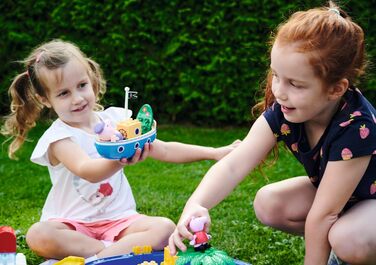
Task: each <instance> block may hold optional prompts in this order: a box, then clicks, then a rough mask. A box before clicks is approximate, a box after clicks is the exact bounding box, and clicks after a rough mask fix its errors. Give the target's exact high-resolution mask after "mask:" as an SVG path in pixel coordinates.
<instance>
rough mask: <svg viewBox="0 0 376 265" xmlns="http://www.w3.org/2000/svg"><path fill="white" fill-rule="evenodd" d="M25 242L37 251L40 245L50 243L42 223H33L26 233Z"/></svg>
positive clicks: (48, 234)
mask: <svg viewBox="0 0 376 265" xmlns="http://www.w3.org/2000/svg"><path fill="white" fill-rule="evenodd" d="M26 243H27V245H28V246H29V248H30V249H31V250H33V251H34V252H37V253H38V252H39V251H40V248H41V247H44V246H47V245H49V244H51V241H50V233H49V231H48V228H47V227H46V226H45V225H44V224H43V223H35V224H33V225H32V226H31V227H30V228H29V230H28V231H27V233H26Z"/></svg>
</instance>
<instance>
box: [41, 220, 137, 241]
mask: <svg viewBox="0 0 376 265" xmlns="http://www.w3.org/2000/svg"><path fill="white" fill-rule="evenodd" d="M143 216H144V215H142V214H134V215H131V216H129V217H127V218H123V219H119V220H115V221H113V220H109V221H107V220H106V221H99V222H92V223H83V222H76V221H72V220H68V219H64V218H52V219H49V220H48V221H53V222H60V223H64V224H66V225H68V226H70V227H71V228H73V229H74V230H76V231H77V232H80V233H82V234H84V235H87V236H89V237H91V238H95V239H98V240H105V241H111V242H113V241H116V240H117V238H116V237H117V236H118V235H119V234H120V232H121V231H123V230H124V229H126V228H128V227H129V226H130V225H131V224H132V223H133V222H134V221H136V220H137V219H139V218H140V217H143Z"/></svg>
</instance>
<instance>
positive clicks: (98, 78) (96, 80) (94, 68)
mask: <svg viewBox="0 0 376 265" xmlns="http://www.w3.org/2000/svg"><path fill="white" fill-rule="evenodd" d="M86 60H87V63H88V64H89V67H90V72H89V75H90V79H91V80H92V82H93V84H92V85H93V89H94V93H95V97H96V99H97V102H96V106H95V108H96V110H103V106H102V105H100V104H99V101H100V99H101V98H102V96H103V95H104V94H105V93H106V80H105V79H104V77H103V71H102V69H101V68H100V66H99V64H98V63H96V62H95V61H93V60H92V59H89V58H86Z"/></svg>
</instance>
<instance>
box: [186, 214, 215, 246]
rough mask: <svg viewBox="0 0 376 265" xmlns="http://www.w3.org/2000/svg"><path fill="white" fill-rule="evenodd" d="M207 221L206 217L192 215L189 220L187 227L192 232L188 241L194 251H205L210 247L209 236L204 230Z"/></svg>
mask: <svg viewBox="0 0 376 265" xmlns="http://www.w3.org/2000/svg"><path fill="white" fill-rule="evenodd" d="M207 222H208V218H207V217H204V216H203V217H192V219H191V221H190V222H189V229H190V230H191V231H192V232H193V239H192V240H191V241H190V242H189V244H190V245H191V246H193V247H194V249H195V250H196V251H202V252H203V251H205V250H206V249H208V248H210V245H209V243H208V241H209V240H210V238H211V236H210V235H209V234H207V233H206V232H205V231H204V230H205V224H206V223H207Z"/></svg>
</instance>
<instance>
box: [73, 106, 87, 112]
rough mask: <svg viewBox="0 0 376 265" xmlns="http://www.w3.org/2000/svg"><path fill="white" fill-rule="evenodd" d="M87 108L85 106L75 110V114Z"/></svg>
mask: <svg viewBox="0 0 376 265" xmlns="http://www.w3.org/2000/svg"><path fill="white" fill-rule="evenodd" d="M85 107H86V105H84V106H82V107H80V108H78V109H75V110H73V112H80V111H82V110H83V109H85Z"/></svg>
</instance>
